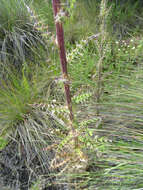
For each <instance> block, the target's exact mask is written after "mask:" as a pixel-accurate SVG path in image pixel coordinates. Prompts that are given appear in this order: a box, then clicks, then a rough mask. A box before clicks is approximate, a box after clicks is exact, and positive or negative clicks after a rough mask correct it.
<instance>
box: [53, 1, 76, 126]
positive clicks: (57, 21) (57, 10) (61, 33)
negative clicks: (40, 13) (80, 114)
mask: <svg viewBox="0 0 143 190" xmlns="http://www.w3.org/2000/svg"><path fill="white" fill-rule="evenodd" d="M52 1H53V11H54V17H55V25H56V35H57V41H58V46H59V54H60V62H61V69H62V74H63V79H64V89H65V95H66V101H67V106H68V109H69V112H70V115H69V116H70V120H71V122H73V119H74V116H73V111H72V102H71V94H70V86H69V81H68V71H67V59H66V51H65V45H64V31H63V26H62V22H61V21H60V18H59V17H60V15H59V13H60V10H61V3H60V0H52ZM58 16H59V17H58Z"/></svg>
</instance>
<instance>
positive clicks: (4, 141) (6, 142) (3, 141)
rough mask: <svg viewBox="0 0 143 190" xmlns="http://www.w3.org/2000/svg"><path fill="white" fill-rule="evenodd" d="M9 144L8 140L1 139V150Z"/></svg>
mask: <svg viewBox="0 0 143 190" xmlns="http://www.w3.org/2000/svg"><path fill="white" fill-rule="evenodd" d="M7 144H8V140H6V139H4V138H2V137H0V150H2V149H4V148H5V146H6V145H7Z"/></svg>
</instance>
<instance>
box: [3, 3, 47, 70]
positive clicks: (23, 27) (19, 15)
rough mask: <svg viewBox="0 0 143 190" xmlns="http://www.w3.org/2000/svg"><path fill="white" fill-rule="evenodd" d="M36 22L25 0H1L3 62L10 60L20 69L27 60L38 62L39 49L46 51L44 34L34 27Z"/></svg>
mask: <svg viewBox="0 0 143 190" xmlns="http://www.w3.org/2000/svg"><path fill="white" fill-rule="evenodd" d="M35 22H36V21H35V20H34V18H33V17H32V15H31V13H30V12H29V11H28V9H27V7H26V4H25V3H24V1H22V0H20V1H18V0H13V1H10V0H6V1H4V0H1V1H0V61H1V62H4V63H5V64H7V63H8V62H10V63H11V65H14V66H15V67H16V68H18V69H19V68H20V66H21V65H22V64H23V63H24V62H25V61H26V60H28V61H32V62H36V61H37V60H38V59H39V57H40V55H38V51H39V50H40V51H42V50H43V51H45V52H46V49H45V47H44V46H45V44H44V42H43V39H42V36H41V34H40V32H39V31H38V30H37V29H36V28H34V25H35V24H36V23H35ZM36 55H38V56H36ZM36 57H37V59H36ZM40 59H41V57H40Z"/></svg>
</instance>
